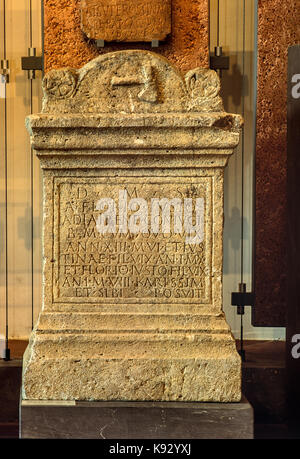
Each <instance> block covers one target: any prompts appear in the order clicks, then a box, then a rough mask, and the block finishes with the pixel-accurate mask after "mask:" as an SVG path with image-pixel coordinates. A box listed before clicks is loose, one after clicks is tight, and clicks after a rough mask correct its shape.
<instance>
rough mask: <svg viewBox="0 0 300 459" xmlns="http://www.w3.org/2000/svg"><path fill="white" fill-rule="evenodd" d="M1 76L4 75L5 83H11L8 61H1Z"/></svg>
mask: <svg viewBox="0 0 300 459" xmlns="http://www.w3.org/2000/svg"><path fill="white" fill-rule="evenodd" d="M0 73H1V75H3V77H4V80H5V83H9V61H8V60H7V59H2V60H1V72H0Z"/></svg>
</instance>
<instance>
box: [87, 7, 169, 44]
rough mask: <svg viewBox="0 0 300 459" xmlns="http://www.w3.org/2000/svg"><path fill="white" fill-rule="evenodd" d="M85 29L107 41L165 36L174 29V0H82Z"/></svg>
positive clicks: (148, 39)
mask: <svg viewBox="0 0 300 459" xmlns="http://www.w3.org/2000/svg"><path fill="white" fill-rule="evenodd" d="M80 11H81V29H82V30H83V32H84V33H85V35H86V36H87V37H89V38H93V39H101V40H105V41H124V42H130V41H132V42H134V41H152V40H163V39H164V38H166V36H167V35H168V34H169V33H170V32H171V0H81V1H80Z"/></svg>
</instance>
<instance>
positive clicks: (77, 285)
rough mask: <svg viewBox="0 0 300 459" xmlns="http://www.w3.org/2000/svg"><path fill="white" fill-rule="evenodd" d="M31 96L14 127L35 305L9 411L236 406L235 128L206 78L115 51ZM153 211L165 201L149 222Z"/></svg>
mask: <svg viewBox="0 0 300 459" xmlns="http://www.w3.org/2000/svg"><path fill="white" fill-rule="evenodd" d="M137 79H138V81H137ZM44 91H45V99H44V104H43V113H42V114H39V115H32V116H30V117H29V118H28V119H27V127H28V130H29V132H30V135H31V142H32V147H33V148H34V149H35V151H36V153H37V155H38V157H39V159H40V161H41V166H42V168H43V175H44V241H43V244H44V295H43V309H42V312H41V314H40V317H39V321H38V324H37V325H36V327H35V329H34V331H33V333H32V336H31V340H30V343H29V346H28V349H27V351H26V354H25V356H24V371H23V398H24V399H44V400H46V399H59V400H72V399H77V400H186V401H188V400H189V401H193V400H194V401H223V402H226V401H228V402H229V401H239V400H240V398H241V362H240V357H239V355H238V353H237V351H236V348H235V342H234V339H233V337H232V335H231V333H230V329H229V327H228V325H227V323H226V320H225V317H224V313H223V311H222V252H223V249H222V231H223V170H224V167H225V165H226V163H227V160H228V158H229V156H230V155H231V154H232V151H233V149H234V147H235V146H236V145H237V144H238V141H239V130H240V127H241V123H242V119H241V117H240V116H238V115H231V114H227V113H224V112H223V109H222V103H221V100H220V98H219V95H218V91H219V82H218V79H217V77H216V74H215V73H214V72H211V71H207V70H202V69H196V70H194V71H191V72H189V73H188V74H187V75H186V76H185V77H184V76H182V75H181V74H180V73H178V72H177V71H176V69H175V68H174V67H173V66H172V65H170V64H169V63H168V62H167V61H166V60H165V59H163V58H161V57H159V56H157V55H155V54H153V53H146V52H141V51H127V52H118V53H113V54H110V55H107V56H102V57H99V58H97V59H95V60H94V61H92V62H90V63H89V64H87V65H86V66H85V67H83V69H81V71H79V72H77V71H75V70H72V69H62V70H57V71H52V72H49V74H48V75H47V76H46V77H45V80H44ZM124 196H125V197H126V200H125V201H124V200H123V201H122V200H121V198H122V199H124ZM105 198H108V199H109V200H110V204H109V205H108V204H107V201H105V202H106V204H105V206H106V207H105V206H104V207H101V206H100V205H99V202H102V201H101V199H105ZM155 199H156V200H161V199H167V200H168V202H167V203H166V201H164V202H162V208H160V212H161V213H159V214H158V215H156V216H155V215H154V210H153V209H154V208H153V207H152V204H153V202H152V200H155ZM124 202H125V204H124ZM120 203H121V204H120ZM187 203H190V205H191V206H192V207H190V209H191V213H188V211H187V208H186V207H184V206H185V204H187ZM168 205H169V208H168ZM110 206H111V207H110ZM197 206H198V207H197ZM107 208H110V213H109V215H108V214H105V215H106V217H105V218H104V217H103V211H104V213H105V212H106V210H107ZM200 208H201V209H202V213H200V210H199V209H200ZM141 209H144V213H143V214H141V213H139V212H141ZM166 209H167V210H166ZM196 209H198V210H199V213H197V212H198V210H196ZM163 212H166V214H163ZM168 212H169V214H168ZM101 215H102V217H101ZM141 215H143V216H141ZM145 215H146V216H145ZM153 215H154V217H155V218H154V217H153ZM163 215H167V217H168V218H167V219H166V220H163ZM104 221H105V222H106V223H105V224H104V223H103V222H104ZM108 221H109V222H110V224H112V225H115V226H113V228H114V231H111V232H109V231H107V232H105V231H104V232H101V231H100V230H99V228H100V227H101V225H104V226H105V225H107V224H108V223H107V222H108ZM163 221H164V222H165V223H166V226H165V227H164V230H163V229H162V222H163ZM101 222H102V223H101ZM156 224H157V225H158V230H155V228H157V227H156V226H155V225H156ZM190 225H192V226H193V229H192V230H191V229H190V228H191V226H190ZM110 228H111V227H110ZM191 238H192V242H191Z"/></svg>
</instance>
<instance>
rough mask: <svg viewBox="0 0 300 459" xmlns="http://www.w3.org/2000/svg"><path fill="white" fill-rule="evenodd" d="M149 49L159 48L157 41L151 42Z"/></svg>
mask: <svg viewBox="0 0 300 459" xmlns="http://www.w3.org/2000/svg"><path fill="white" fill-rule="evenodd" d="M151 48H159V40H152V41H151Z"/></svg>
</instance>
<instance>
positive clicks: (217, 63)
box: [209, 46, 230, 76]
mask: <svg viewBox="0 0 300 459" xmlns="http://www.w3.org/2000/svg"><path fill="white" fill-rule="evenodd" d="M229 63H230V61H229V56H224V55H223V50H222V46H216V47H215V54H214V55H212V56H210V64H209V67H210V68H211V69H212V70H216V71H217V70H219V72H220V74H221V73H222V70H229ZM220 76H221V75H220Z"/></svg>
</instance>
